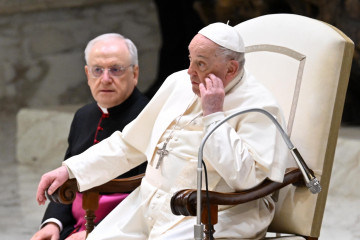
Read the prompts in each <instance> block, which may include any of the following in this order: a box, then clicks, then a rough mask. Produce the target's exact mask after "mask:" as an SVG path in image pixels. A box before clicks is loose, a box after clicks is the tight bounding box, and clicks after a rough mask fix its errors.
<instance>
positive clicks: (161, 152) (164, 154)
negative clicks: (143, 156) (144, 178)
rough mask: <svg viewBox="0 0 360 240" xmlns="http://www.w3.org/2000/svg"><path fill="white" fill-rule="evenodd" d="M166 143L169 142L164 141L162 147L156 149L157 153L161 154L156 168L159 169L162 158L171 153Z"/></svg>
mask: <svg viewBox="0 0 360 240" xmlns="http://www.w3.org/2000/svg"><path fill="white" fill-rule="evenodd" d="M166 145H167V142H164V144H163V146H162V148H161V149H158V150H157V151H156V153H157V154H159V160H158V162H157V163H156V167H155V168H156V169H158V168H159V167H160V164H161V162H162V160H163V159H164V157H165V156H166V155H168V154H169V151H168V150H166Z"/></svg>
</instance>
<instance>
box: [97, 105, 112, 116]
mask: <svg viewBox="0 0 360 240" xmlns="http://www.w3.org/2000/svg"><path fill="white" fill-rule="evenodd" d="M97 105H98V106H99V108H100V110H101V111H102V112H103V113H104V114H108V113H109V112H108V110H107V108H104V107H102V106H100V104H99V103H97Z"/></svg>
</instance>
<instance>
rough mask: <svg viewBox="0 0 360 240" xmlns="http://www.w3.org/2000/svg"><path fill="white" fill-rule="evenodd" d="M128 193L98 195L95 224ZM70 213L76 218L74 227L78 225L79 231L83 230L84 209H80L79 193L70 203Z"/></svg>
mask: <svg viewBox="0 0 360 240" xmlns="http://www.w3.org/2000/svg"><path fill="white" fill-rule="evenodd" d="M128 195H129V194H128V193H114V194H109V195H100V199H99V208H98V209H97V210H96V211H95V216H96V218H95V221H94V222H95V224H98V223H99V222H100V221H101V220H102V219H104V218H105V217H106V216H107V215H108V214H109V213H110V212H111V211H112V210H113V209H114V208H115V207H116V206H117V205H118V204H119V203H120V202H121V201H122V200H124V199H125V198H126V197H127V196H128ZM72 214H73V216H74V218H75V220H76V224H75V226H74V227H75V229H76V228H79V227H80V229H79V231H82V230H85V223H86V220H85V218H84V217H85V210H84V209H82V194H81V193H76V198H75V201H74V202H73V204H72Z"/></svg>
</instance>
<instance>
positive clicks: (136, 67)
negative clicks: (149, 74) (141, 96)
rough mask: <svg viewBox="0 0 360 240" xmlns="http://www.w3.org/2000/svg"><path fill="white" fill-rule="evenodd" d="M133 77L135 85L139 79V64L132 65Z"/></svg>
mask: <svg viewBox="0 0 360 240" xmlns="http://www.w3.org/2000/svg"><path fill="white" fill-rule="evenodd" d="M133 79H134V83H135V86H136V85H137V84H138V80H139V65H134V67H133Z"/></svg>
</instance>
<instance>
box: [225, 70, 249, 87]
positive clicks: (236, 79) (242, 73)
mask: <svg viewBox="0 0 360 240" xmlns="http://www.w3.org/2000/svg"><path fill="white" fill-rule="evenodd" d="M244 72H245V70H244V68H243V69H242V70H241V71H240V73H239V74H238V75H237V76H236V77H235V78H234V79H233V80H231V82H229V84H228V85H227V86H226V87H225V89H224V90H225V93H227V92H229V91H230V90H231V89H232V88H233V87H235V85H237V84H238V83H239V82H240V81H241V79H242V78H243V76H244Z"/></svg>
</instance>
